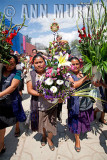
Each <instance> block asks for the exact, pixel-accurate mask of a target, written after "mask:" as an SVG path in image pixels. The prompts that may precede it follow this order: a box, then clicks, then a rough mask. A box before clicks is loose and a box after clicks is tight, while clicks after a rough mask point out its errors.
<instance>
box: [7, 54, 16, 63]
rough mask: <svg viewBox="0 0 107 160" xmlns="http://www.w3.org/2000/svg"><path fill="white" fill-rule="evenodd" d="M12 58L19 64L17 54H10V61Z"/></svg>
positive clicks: (8, 58)
mask: <svg viewBox="0 0 107 160" xmlns="http://www.w3.org/2000/svg"><path fill="white" fill-rule="evenodd" d="M11 58H14V60H15V62H16V64H18V58H17V56H15V55H13V54H9V56H8V57H7V59H6V60H7V61H9V60H10V59H11Z"/></svg>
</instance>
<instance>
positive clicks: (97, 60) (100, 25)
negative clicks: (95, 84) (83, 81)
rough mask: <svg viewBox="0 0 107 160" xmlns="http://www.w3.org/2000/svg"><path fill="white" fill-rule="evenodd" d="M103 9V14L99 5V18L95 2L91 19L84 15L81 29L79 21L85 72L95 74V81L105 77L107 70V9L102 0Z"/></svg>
mask: <svg viewBox="0 0 107 160" xmlns="http://www.w3.org/2000/svg"><path fill="white" fill-rule="evenodd" d="M101 4H102V9H103V10H104V12H103V14H102V15H101V13H100V11H99V8H100V4H99V3H98V5H97V18H95V14H94V6H93V3H92V2H91V3H90V6H91V18H90V21H88V19H85V18H84V17H83V28H82V29H80V28H79V26H78V23H77V27H78V32H79V38H80V40H79V46H78V48H79V50H80V52H81V53H82V58H83V60H84V62H85V65H84V67H83V72H84V73H87V74H88V73H90V76H92V74H95V76H94V81H96V80H98V79H99V80H100V79H101V76H102V78H104V73H105V72H107V26H106V25H107V9H106V6H105V5H104V2H103V0H101Z"/></svg>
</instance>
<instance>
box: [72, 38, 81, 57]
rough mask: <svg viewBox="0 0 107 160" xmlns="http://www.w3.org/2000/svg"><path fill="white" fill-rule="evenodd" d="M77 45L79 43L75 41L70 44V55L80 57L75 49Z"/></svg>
mask: <svg viewBox="0 0 107 160" xmlns="http://www.w3.org/2000/svg"><path fill="white" fill-rule="evenodd" d="M78 45H79V42H78V40H77V39H75V40H74V41H72V42H71V55H74V56H78V57H80V56H81V53H80V52H79V50H78V47H77V46H78Z"/></svg>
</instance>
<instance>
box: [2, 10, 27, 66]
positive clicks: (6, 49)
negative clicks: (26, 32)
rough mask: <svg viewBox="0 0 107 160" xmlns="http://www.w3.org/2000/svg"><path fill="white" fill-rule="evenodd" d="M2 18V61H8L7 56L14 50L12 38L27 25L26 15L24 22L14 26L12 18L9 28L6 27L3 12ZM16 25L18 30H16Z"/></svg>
mask: <svg viewBox="0 0 107 160" xmlns="http://www.w3.org/2000/svg"><path fill="white" fill-rule="evenodd" d="M0 20H1V21H0V62H5V63H7V61H6V58H7V56H8V55H9V54H10V52H11V50H12V48H11V46H12V45H13V43H12V39H13V38H14V37H15V36H16V35H17V33H18V32H19V30H20V29H21V28H22V27H23V26H25V25H24V23H25V17H24V20H23V23H22V24H16V25H14V26H12V19H11V21H10V27H9V29H6V25H5V15H2V13H0ZM16 27H17V30H15V28H16Z"/></svg>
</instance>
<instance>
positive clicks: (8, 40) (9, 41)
mask: <svg viewBox="0 0 107 160" xmlns="http://www.w3.org/2000/svg"><path fill="white" fill-rule="evenodd" d="M5 41H6V42H7V43H9V44H11V45H13V43H12V39H10V38H9V37H7V38H6V40H5Z"/></svg>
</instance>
